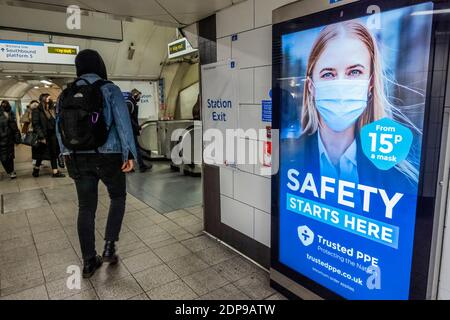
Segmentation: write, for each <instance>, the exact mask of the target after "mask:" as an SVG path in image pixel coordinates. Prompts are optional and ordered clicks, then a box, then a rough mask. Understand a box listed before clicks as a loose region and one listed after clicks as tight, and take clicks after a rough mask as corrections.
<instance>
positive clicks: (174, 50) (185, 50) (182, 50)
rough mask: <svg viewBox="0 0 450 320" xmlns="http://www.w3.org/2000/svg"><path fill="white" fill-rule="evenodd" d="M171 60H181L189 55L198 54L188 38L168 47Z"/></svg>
mask: <svg viewBox="0 0 450 320" xmlns="http://www.w3.org/2000/svg"><path fill="white" fill-rule="evenodd" d="M168 51H169V59H174V58H179V57H182V56H185V55H187V54H191V53H194V52H197V50H196V49H194V48H192V46H191V44H190V43H189V41H188V39H187V38H183V39H180V40H177V41H174V42H171V43H169V45H168Z"/></svg>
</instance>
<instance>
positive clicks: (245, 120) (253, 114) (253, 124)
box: [239, 104, 269, 130]
mask: <svg viewBox="0 0 450 320" xmlns="http://www.w3.org/2000/svg"><path fill="white" fill-rule="evenodd" d="M267 125H269V123H265V122H263V121H262V106H261V104H259V105H246V104H243V105H240V106H239V127H240V128H241V129H244V130H248V129H255V130H259V129H265V128H266V126H267Z"/></svg>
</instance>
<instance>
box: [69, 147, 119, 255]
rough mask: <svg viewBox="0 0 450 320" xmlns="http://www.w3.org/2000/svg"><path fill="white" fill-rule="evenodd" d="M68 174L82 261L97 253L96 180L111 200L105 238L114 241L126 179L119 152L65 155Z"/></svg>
mask: <svg viewBox="0 0 450 320" xmlns="http://www.w3.org/2000/svg"><path fill="white" fill-rule="evenodd" d="M65 161H66V165H67V171H68V172H69V176H70V177H71V178H73V179H74V181H75V185H76V189H77V194H78V207H79V211H78V237H79V240H80V246H81V252H82V255H83V260H85V261H86V260H89V259H91V258H93V257H95V256H96V255H97V252H96V249H95V213H96V211H97V203H98V182H99V181H100V180H101V181H102V182H103V183H104V184H105V185H106V188H107V190H108V193H109V197H110V199H111V204H110V207H109V213H108V221H107V224H106V231H105V240H106V241H118V240H119V234H120V229H121V227H122V221H123V216H124V214H125V201H126V180H125V174H124V173H123V172H122V170H121V167H122V164H123V163H122V155H121V154H77V155H71V156H70V157H68V156H66V157H65Z"/></svg>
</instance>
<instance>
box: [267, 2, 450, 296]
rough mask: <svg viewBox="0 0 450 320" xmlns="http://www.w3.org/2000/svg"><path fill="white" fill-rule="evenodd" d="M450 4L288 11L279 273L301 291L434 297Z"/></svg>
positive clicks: (282, 46)
mask: <svg viewBox="0 0 450 320" xmlns="http://www.w3.org/2000/svg"><path fill="white" fill-rule="evenodd" d="M331 2H336V1H331ZM331 2H330V3H331ZM368 7H371V8H374V7H377V10H375V12H373V14H370V13H369V14H368V12H369V11H368V10H367V8H368ZM447 7H448V3H447V4H442V3H438V1H418V2H415V4H414V5H412V1H407V0H399V1H386V0H378V1H374V0H370V1H366V0H362V1H357V2H354V3H351V4H347V5H345V6H342V7H340V8H335V9H330V10H327V11H322V12H319V13H316V14H312V15H308V16H303V17H299V18H296V19H292V20H283V17H281V16H277V14H276V13H275V14H274V16H277V17H278V18H279V20H280V22H279V23H277V21H275V22H274V23H275V24H274V27H273V30H274V32H273V35H274V39H273V41H274V43H273V48H274V51H273V52H274V55H273V82H274V83H273V104H274V106H273V110H274V111H275V112H274V115H273V129H275V130H279V131H280V132H279V136H280V139H279V141H276V143H278V144H279V164H280V165H279V171H278V173H277V175H276V177H275V178H274V179H273V180H272V216H273V220H272V221H273V223H272V270H274V271H273V272H272V274H273V278H272V279H275V278H276V277H280V279H281V280H280V281H279V282H277V283H278V284H282V285H281V286H283V287H284V288H285V289H286V288H289V290H291V293H294V294H296V295H298V296H301V295H302V294H304V292H305V289H307V291H309V293H313V294H315V295H317V296H319V297H322V298H329V299H339V298H345V299H355V300H362V299H364V300H391V299H393V300H406V299H425V298H429V297H430V296H431V295H430V284H429V282H428V279H429V278H427V275H428V274H429V273H430V272H431V271H430V269H429V268H430V262H431V261H432V259H433V256H434V253H433V250H435V249H434V248H433V247H432V246H431V243H432V239H433V236H434V235H433V222H434V220H433V219H434V216H433V215H434V206H435V202H434V201H435V196H433V195H431V192H429V191H427V194H424V191H423V190H436V189H435V188H436V185H437V181H438V178H437V177H438V170H439V164H438V163H437V161H434V159H439V152H440V151H439V149H438V148H436V147H435V146H436V145H437V146H439V145H440V142H439V139H440V136H439V137H437V136H435V138H434V140H431V139H430V138H429V137H430V133H429V132H431V131H433V132H441V130H442V119H443V110H444V104H443V101H442V99H440V100H439V99H437V100H436V96H433V95H434V94H435V92H443V90H442V89H443V88H442V87H444V86H445V83H442V82H441V81H437V80H436V79H435V75H434V72H433V71H434V70H439V71H440V72H441V70H442V68H447V66H445V67H444V66H441V65H436V63H439V60H437V59H436V56H448V55H449V48H448V46H443V47H439V46H438V45H436V43H438V41H437V40H436V39H437V37H439V36H440V34H448V32H449V30H448V29H449V28H450V27H449V25H448V23H446V22H448V18H449V15H448V14H442V15H437V14H434V15H433V14H430V13H433V12H444V11H443V10H444V9H445V8H447ZM329 8H330V7H329ZM378 9H379V10H378ZM284 11H287V9H286V8H284ZM427 13H428V14H427ZM300 14H301V13H299V15H300ZM447 43H448V40H447ZM433 55H435V56H433ZM446 72H447V70H445V71H444V73H445V74H446ZM432 83H433V84H434V86H435V87H436V88H433V89H432V90H431V88H432V86H431V85H430V84H432ZM434 100H436V101H434ZM430 101H432V102H430ZM430 114H433V115H434V119H435V120H430ZM431 121H435V122H431ZM425 171H426V173H425ZM424 175H426V177H427V178H426V179H424ZM416 217H421V218H420V219H416ZM425 217H426V218H425ZM280 275H282V277H285V278H282V277H281V276H280ZM417 275H421V276H417ZM422 275H423V276H422ZM286 278H287V279H289V280H291V281H292V282H293V283H294V285H292V284H289V285H288V286H286V285H285V280H286ZM274 281H275V282H276V280H274ZM296 286H297V287H300V288H301V289H298V290H297V292H293V291H292V290H293V289H292V288H296ZM302 290H303V291H302Z"/></svg>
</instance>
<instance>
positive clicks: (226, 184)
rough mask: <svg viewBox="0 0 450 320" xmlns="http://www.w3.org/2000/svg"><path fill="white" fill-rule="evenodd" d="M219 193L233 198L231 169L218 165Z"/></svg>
mask: <svg viewBox="0 0 450 320" xmlns="http://www.w3.org/2000/svg"><path fill="white" fill-rule="evenodd" d="M220 194H223V195H225V196H227V197H230V198H233V170H232V169H227V168H223V167H220Z"/></svg>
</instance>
